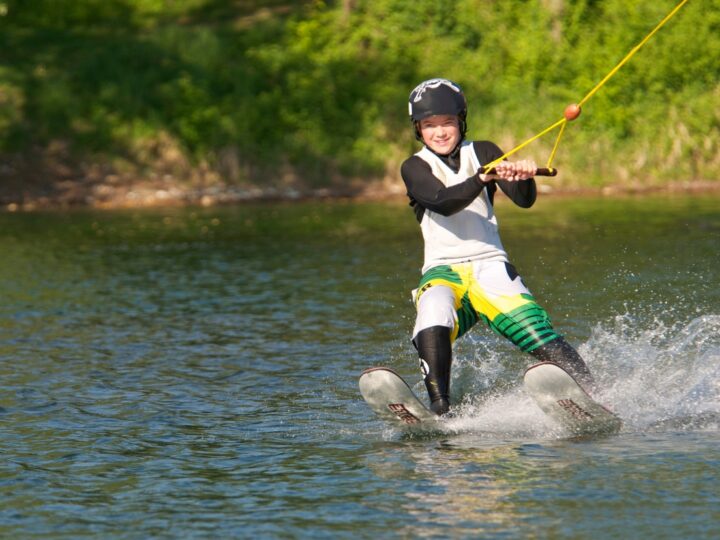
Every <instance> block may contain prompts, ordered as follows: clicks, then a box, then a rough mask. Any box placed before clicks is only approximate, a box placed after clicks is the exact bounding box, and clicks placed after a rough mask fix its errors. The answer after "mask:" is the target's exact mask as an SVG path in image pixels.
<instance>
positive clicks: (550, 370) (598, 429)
mask: <svg viewBox="0 0 720 540" xmlns="http://www.w3.org/2000/svg"><path fill="white" fill-rule="evenodd" d="M525 388H526V389H527V391H528V392H529V393H530V395H531V396H532V397H533V399H534V400H535V401H536V402H537V404H538V406H539V407H540V408H541V409H542V410H543V412H544V413H545V414H547V415H548V416H550V417H551V418H553V419H554V420H556V421H557V422H558V423H560V424H561V425H562V426H564V427H565V428H567V429H568V430H570V431H571V432H572V433H573V434H575V435H578V436H583V435H599V434H612V433H617V432H618V431H619V430H620V428H621V426H622V422H621V421H620V418H618V417H617V416H616V415H615V414H614V413H613V412H611V411H609V410H608V409H606V408H605V407H603V406H602V405H600V404H599V403H598V402H596V401H595V400H594V399H593V398H591V397H590V395H589V394H588V393H587V392H586V391H585V390H583V388H582V386H580V385H579V384H578V383H577V381H576V380H575V379H574V378H573V377H572V376H571V375H570V374H569V373H568V372H567V371H565V370H564V369H563V368H561V367H560V366H558V365H557V364H554V363H552V362H541V363H539V364H535V365H533V366H530V367H529V368H528V369H527V370H526V371H525Z"/></svg>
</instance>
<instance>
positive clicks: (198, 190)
mask: <svg viewBox="0 0 720 540" xmlns="http://www.w3.org/2000/svg"><path fill="white" fill-rule="evenodd" d="M60 188H61V189H57V190H56V191H55V192H52V193H51V192H48V191H35V192H33V191H27V192H23V193H16V194H12V193H5V194H4V195H2V196H0V211H7V212H18V211H27V212H30V211H34V210H69V209H83V208H84V209H96V210H120V209H134V208H159V207H183V206H200V207H212V206H227V205H234V204H245V203H255V202H299V201H311V200H317V201H322V200H326V201H340V200H345V201H347V200H352V201H383V200H404V199H405V198H406V195H405V191H404V187H403V186H402V182H400V181H398V183H396V184H393V185H389V184H387V183H380V182H378V183H369V184H368V185H367V187H366V188H364V189H352V188H345V189H330V188H319V189H305V190H300V189H295V188H285V189H280V188H275V187H272V188H265V189H263V188H261V187H258V186H243V187H238V186H224V185H213V186H210V187H204V188H203V187H192V186H182V185H177V184H164V183H163V184H155V183H146V184H136V185H123V186H112V185H108V184H100V185H93V186H83V185H82V184H81V183H68V184H66V185H65V186H62V185H61V186H60ZM538 192H539V194H540V195H542V196H544V197H548V196H551V197H612V196H638V195H662V194H668V195H670V194H677V193H682V194H697V193H720V181H712V180H695V181H683V182H675V183H672V184H666V185H662V186H636V187H633V186H621V185H611V186H604V187H579V188H568V187H556V186H552V185H549V184H543V183H538Z"/></svg>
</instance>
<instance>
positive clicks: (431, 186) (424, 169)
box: [400, 156, 484, 219]
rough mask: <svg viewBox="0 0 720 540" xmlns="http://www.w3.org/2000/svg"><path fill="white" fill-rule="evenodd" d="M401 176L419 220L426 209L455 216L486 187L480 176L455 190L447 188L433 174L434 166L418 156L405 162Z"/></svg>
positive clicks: (452, 187)
mask: <svg viewBox="0 0 720 540" xmlns="http://www.w3.org/2000/svg"><path fill="white" fill-rule="evenodd" d="M400 174H401V175H402V179H403V181H404V182H405V187H406V188H407V194H408V197H410V205H411V206H413V207H414V208H415V213H416V215H418V218H419V219H421V218H422V212H423V209H425V208H426V209H428V210H431V211H433V212H437V213H438V214H441V215H443V216H451V215H453V214H455V213H457V212H459V211H460V210H462V209H463V208H465V207H466V206H467V205H469V204H470V203H471V202H473V200H475V197H477V196H478V195H479V194H480V192H482V190H483V187H484V184H483V183H482V182H481V181H480V178H479V177H478V175H477V174H474V175H473V176H471V177H469V178H468V179H467V180H465V181H464V182H461V183H459V184H455V185H454V186H449V187H448V186H445V184H443V183H442V182H441V181H440V180H439V179H438V178H437V177H436V176H435V175H434V174H433V173H432V169H431V168H430V165H429V164H428V163H427V162H426V161H424V160H423V159H422V158H419V157H417V156H412V157H410V158H408V159H407V160H405V162H404V163H403V164H402V166H401V167H400Z"/></svg>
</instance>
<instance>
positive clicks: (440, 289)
mask: <svg viewBox="0 0 720 540" xmlns="http://www.w3.org/2000/svg"><path fill="white" fill-rule="evenodd" d="M456 325H457V315H456V313H455V294H454V292H453V289H452V288H450V287H448V286H444V285H434V286H432V287H429V288H428V289H426V290H425V291H424V292H423V293H422V295H421V296H420V298H419V300H418V302H417V319H416V321H415V330H414V331H413V340H412V342H413V345H415V348H416V349H417V351H418V355H419V357H420V369H421V370H422V372H423V376H424V380H425V388H427V391H428V396H429V397H430V409H431V410H432V411H433V412H435V413H436V414H439V415H440V414H445V413H446V412H448V410H449V408H450V366H451V364H452V334H453V331H454V330H455V327H456Z"/></svg>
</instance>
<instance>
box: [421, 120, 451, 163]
mask: <svg viewBox="0 0 720 540" xmlns="http://www.w3.org/2000/svg"><path fill="white" fill-rule="evenodd" d="M420 135H422V140H423V142H424V143H425V144H426V145H427V146H428V148H430V150H432V151H433V152H435V153H436V154H439V155H441V156H446V155H448V154H449V153H450V152H452V151H453V150H454V149H455V147H456V146H457V145H458V143H459V142H460V122H459V121H458V117H457V116H454V115H450V114H438V115H435V116H430V117H428V118H423V119H422V120H420Z"/></svg>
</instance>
